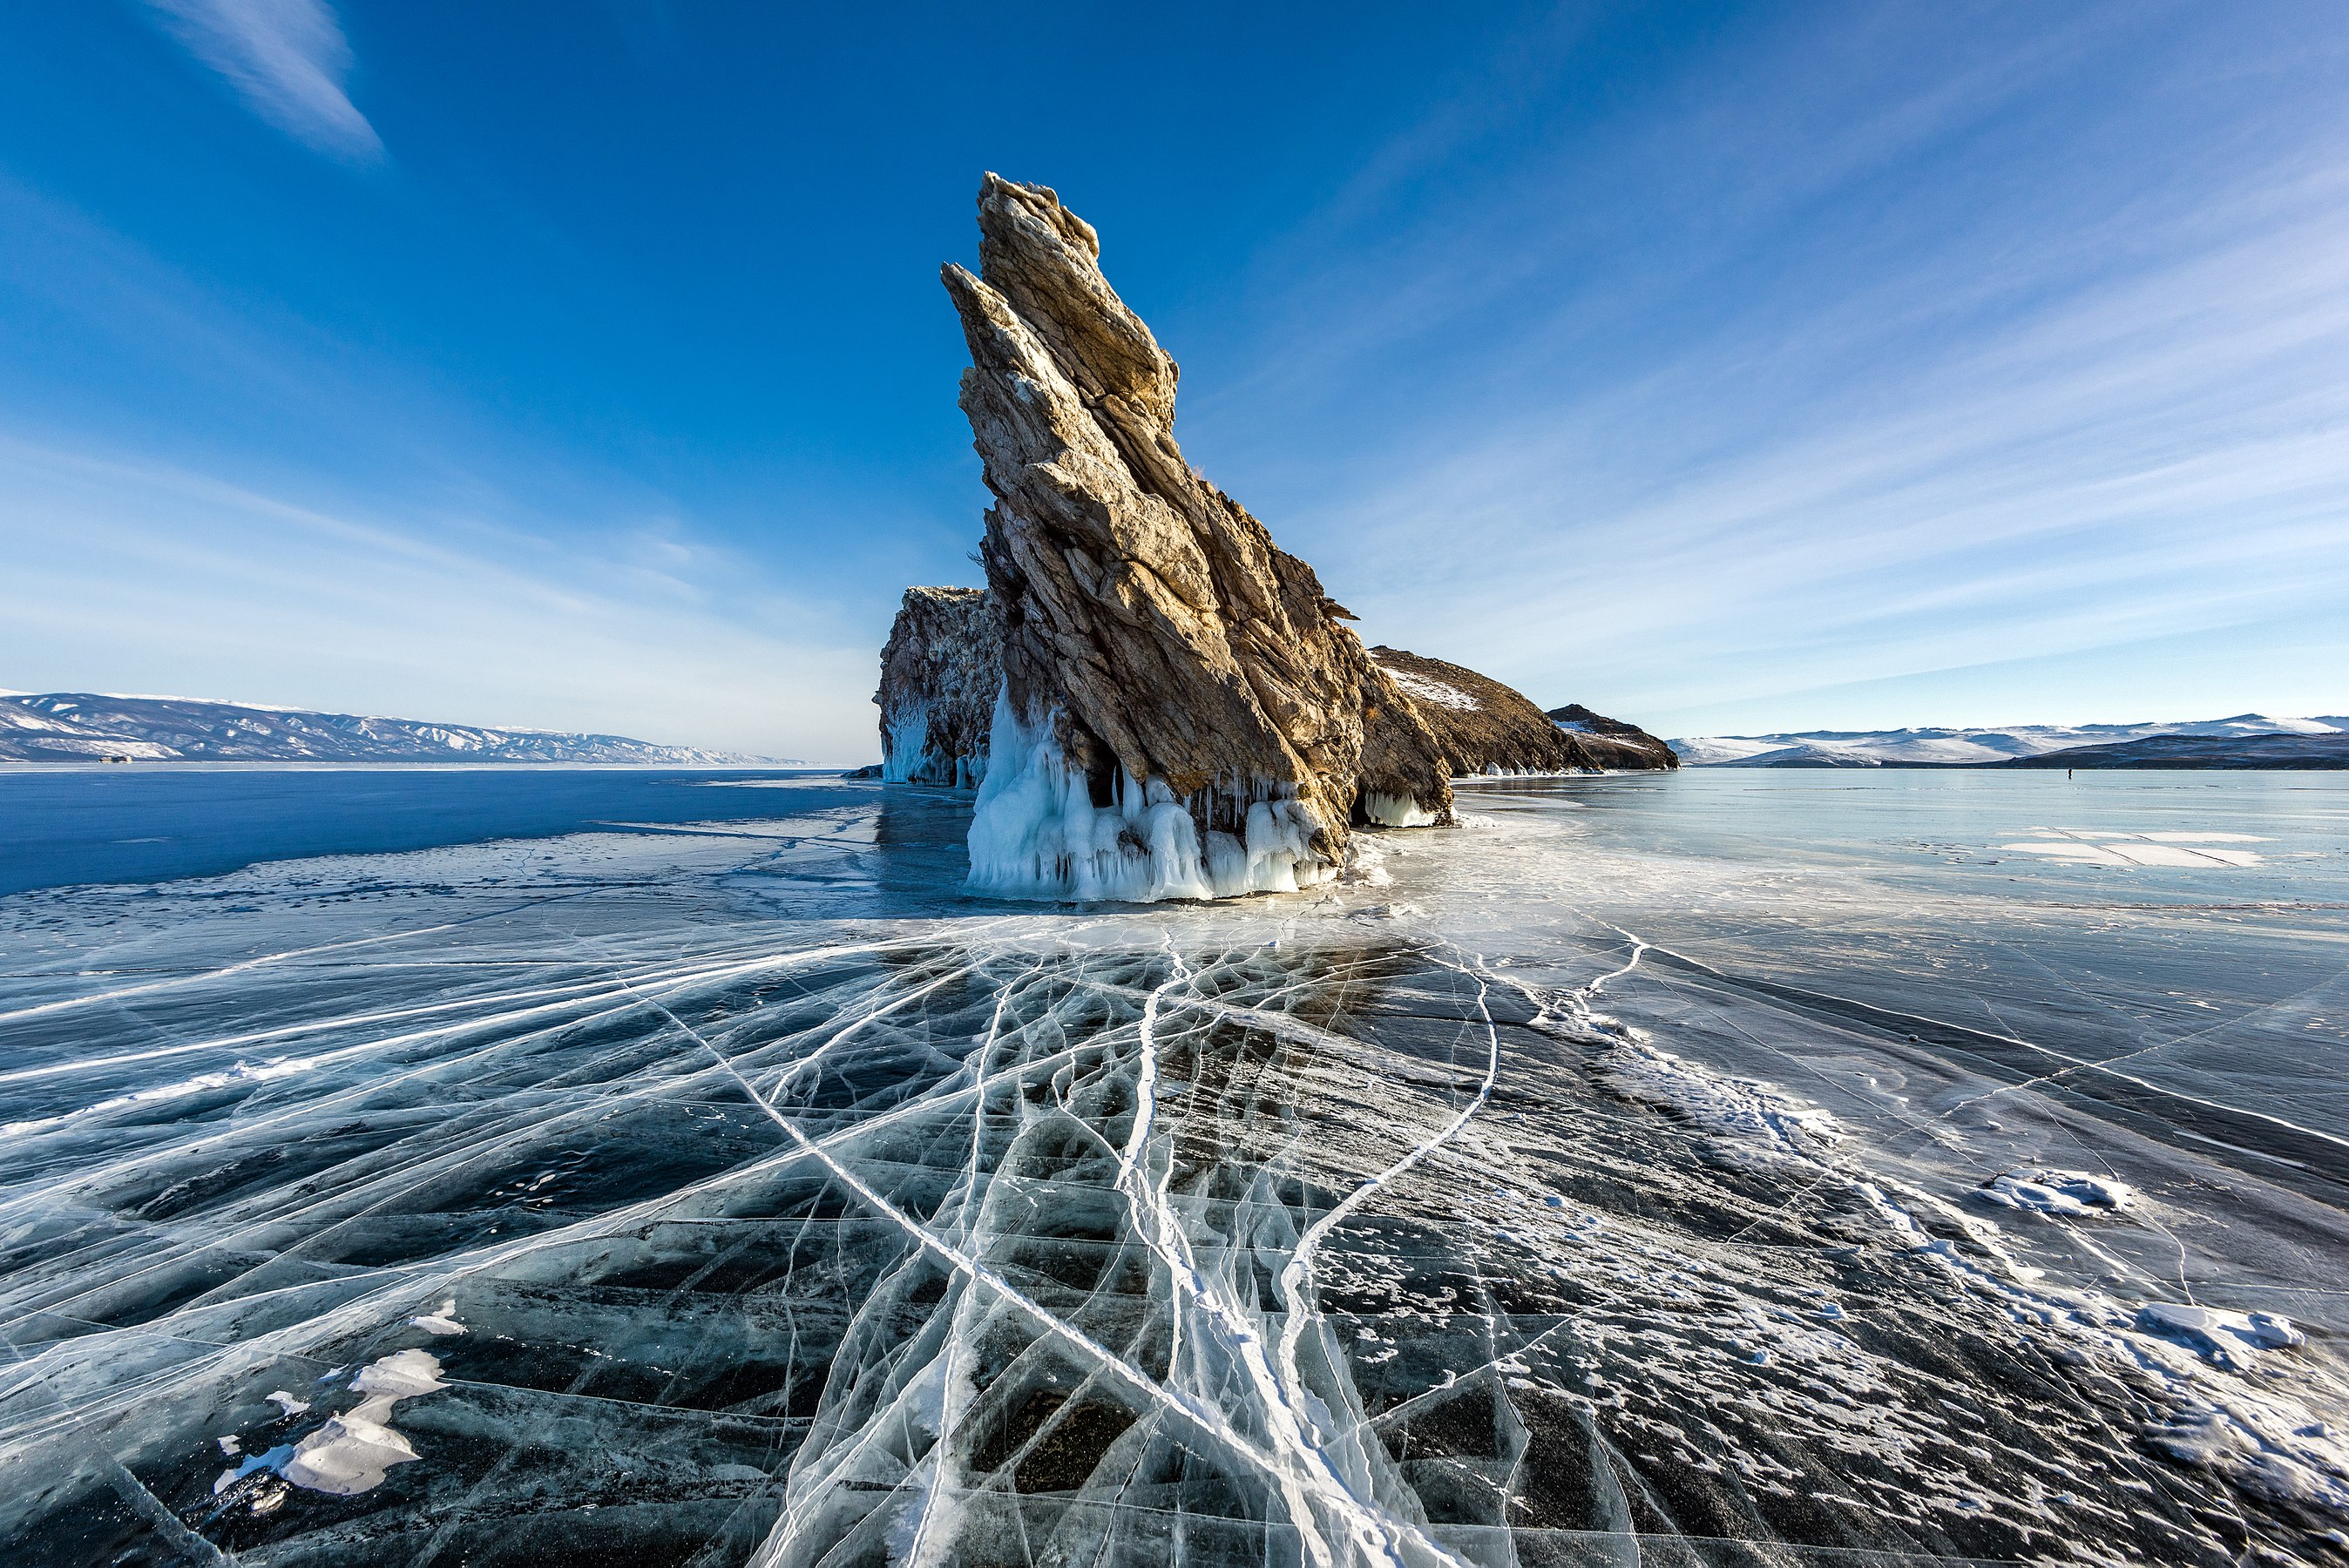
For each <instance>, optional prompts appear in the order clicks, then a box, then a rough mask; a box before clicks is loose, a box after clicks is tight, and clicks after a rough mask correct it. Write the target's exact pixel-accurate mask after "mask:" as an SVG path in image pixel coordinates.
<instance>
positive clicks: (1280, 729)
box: [874, 174, 1677, 900]
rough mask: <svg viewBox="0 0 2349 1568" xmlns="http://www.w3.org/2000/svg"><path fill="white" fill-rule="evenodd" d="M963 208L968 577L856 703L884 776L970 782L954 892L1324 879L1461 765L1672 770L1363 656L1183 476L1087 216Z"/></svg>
mask: <svg viewBox="0 0 2349 1568" xmlns="http://www.w3.org/2000/svg"><path fill="white" fill-rule="evenodd" d="M978 220H979V268H978V273H977V274H975V275H974V274H973V273H970V272H968V271H967V270H966V269H964V268H962V267H960V266H957V265H954V264H952V263H948V264H947V266H946V268H945V269H944V272H943V276H944V280H945V283H946V287H947V294H949V295H950V296H951V297H952V299H953V301H954V304H955V309H956V311H957V315H959V316H960V318H961V323H962V328H963V335H964V338H965V340H966V342H967V343H968V346H969V349H970V356H971V366H970V368H969V369H968V370H966V371H965V372H964V373H963V377H962V393H961V399H960V401H961V406H962V409H963V412H964V413H965V414H966V415H967V416H968V418H969V419H970V424H971V430H972V433H973V435H974V437H975V441H974V445H975V446H976V448H977V449H978V455H979V458H980V461H981V464H982V471H983V475H984V478H985V480H986V482H987V486H988V490H990V491H992V492H993V494H994V497H995V504H994V505H993V506H992V507H991V508H989V509H988V512H987V518H986V533H985V537H984V539H983V541H982V542H981V544H980V547H979V558H980V561H981V562H982V563H983V564H984V566H985V568H986V571H987V581H988V586H987V588H986V589H985V590H984V591H983V592H982V591H980V590H977V589H969V588H961V589H955V588H915V589H910V590H908V591H907V593H906V595H905V603H904V606H903V607H902V608H901V609H900V611H899V613H898V616H897V621H896V624H895V627H894V628H893V630H892V633H891V635H890V639H889V645H888V648H887V650H886V651H885V654H884V655H883V671H882V682H881V689H880V691H879V692H878V693H877V694H876V695H875V697H874V701H875V702H876V703H878V704H879V705H880V707H881V710H882V714H881V729H882V745H883V749H884V752H885V757H886V758H887V760H886V761H885V763H884V764H883V768H882V772H883V777H884V778H885V779H889V780H892V781H898V782H909V783H935V784H955V785H961V786H965V787H968V786H969V785H972V784H976V785H977V786H978V803H977V806H976V809H975V812H974V815H973V819H972V822H971V828H970V840H969V842H970V885H971V886H972V887H973V888H975V889H978V890H980V891H985V892H999V893H1010V894H1016V895H1025V896H1031V897H1074V898H1117V899H1134V900H1151V899H1162V898H1219V897H1229V896H1232V895H1235V894H1239V893H1247V892H1289V891H1294V890H1296V889H1298V888H1300V887H1307V886H1310V885H1312V884H1314V883H1316V882H1323V881H1327V880H1328V879H1330V877H1332V876H1334V875H1336V874H1337V872H1338V871H1339V870H1340V868H1341V867H1342V866H1343V865H1344V864H1345V861H1346V851H1347V844H1348V840H1349V836H1350V833H1351V832H1352V831H1353V830H1356V829H1358V828H1361V827H1370V826H1377V827H1391V828H1400V827H1423V826H1435V825H1444V824H1448V823H1449V822H1450V821H1451V820H1452V783H1451V780H1452V779H1453V778H1454V776H1455V775H1460V774H1467V773H1490V772H1510V773H1556V772H1570V771H1588V770H1590V769H1599V768H1615V767H1640V768H1652V767H1666V768H1669V767H1673V766H1676V765H1677V764H1676V759H1675V758H1673V757H1672V754H1671V750H1670V748H1666V747H1664V746H1663V744H1662V743H1661V741H1656V740H1655V739H1654V738H1652V737H1649V736H1646V735H1645V734H1644V732H1641V731H1640V730H1638V729H1636V728H1634V727H1630V726H1628V725H1618V724H1617V723H1616V722H1615V721H1613V720H1599V725H1598V727H1584V726H1579V725H1577V726H1569V727H1561V726H1560V725H1559V724H1558V723H1556V722H1553V721H1552V720H1551V719H1550V718H1548V717H1546V716H1544V715H1543V713H1542V712H1541V710H1540V709H1539V708H1538V707H1536V706H1535V705H1534V704H1533V703H1532V702H1531V701H1530V700H1529V699H1527V698H1526V697H1525V696H1523V695H1521V694H1519V693H1517V692H1515V691H1512V690H1510V689H1509V688H1508V687H1506V686H1502V685H1501V684H1500V683H1499V682H1497V681H1493V680H1491V679H1489V678H1487V677H1485V676H1479V675H1476V674H1475V672H1474V671H1469V670H1464V669H1462V668H1461V667H1460V666H1458V665H1446V664H1443V663H1441V661H1436V660H1429V659H1423V658H1421V657H1419V656H1418V655H1413V654H1406V653H1402V652H1400V651H1398V650H1393V649H1386V648H1381V649H1378V650H1375V651H1373V650H1369V649H1366V648H1364V646H1363V645H1362V642H1361V638H1360V637H1358V636H1356V635H1355V634H1354V633H1353V631H1352V630H1351V629H1350V627H1349V626H1348V625H1347V624H1346V623H1347V622H1349V621H1351V620H1352V619H1353V618H1354V617H1353V616H1352V615H1351V614H1350V613H1348V612H1347V611H1346V610H1345V609H1344V607H1343V606H1341V605H1340V604H1338V603H1336V602H1335V601H1334V600H1332V599H1331V598H1330V596H1329V594H1328V593H1325V592H1324V591H1323V589H1322V586H1321V582H1320V579H1319V577H1317V576H1316V575H1315V574H1314V572H1313V569H1312V568H1311V567H1310V566H1309V565H1307V564H1306V563H1305V562H1303V561H1300V560H1299V559H1298V558H1297V557H1296V556H1294V555H1291V554H1289V553H1288V552H1285V551H1283V550H1281V549H1280V548H1279V547H1278V546H1277V545H1275V544H1274V543H1273V542H1272V536H1271V534H1270V533H1269V532H1268V531H1267V530H1266V528H1265V526H1264V524H1263V523H1261V522H1259V521H1257V519H1256V518H1254V517H1253V516H1251V515H1250V514H1249V513H1248V511H1247V509H1245V508H1244V507H1242V506H1241V505H1240V504H1239V503H1238V502H1237V501H1235V500H1232V498H1231V497H1229V496H1227V495H1226V494H1225V493H1224V492H1223V491H1221V490H1217V489H1216V487H1215V486H1214V485H1212V484H1210V483H1208V482H1207V481H1206V480H1204V479H1202V478H1201V477H1200V476H1199V474H1198V473H1197V472H1196V471H1195V469H1192V467H1191V466H1190V464H1189V463H1188V462H1187V461H1185V459H1184V457H1183V453H1182V449H1181V448H1180V447H1178V446H1177V445H1176V444H1175V440H1174V394H1175V382H1176V377H1177V370H1176V366H1175V365H1174V360H1173V359H1171V358H1169V357H1168V356H1167V355H1166V354H1165V353H1164V350H1162V349H1161V348H1160V347H1159V346H1158V343H1157V340H1156V339H1155V338H1154V337H1153V336H1152V335H1151V333H1150V329H1149V328H1148V327H1147V326H1146V325H1143V321H1142V319H1141V318H1140V317H1139V316H1137V315H1134V313H1133V311H1132V310H1131V309H1129V308H1128V307H1127V306H1126V305H1125V304H1124V302H1123V301H1122V300H1120V299H1119V298H1118V296H1117V294H1116V292H1115V291H1114V290H1113V289H1112V288H1111V286H1110V284H1109V282H1108V280H1107V279H1106V278H1105V277H1104V276H1103V275H1102V271H1101V266H1100V258H1101V242H1100V239H1099V237H1098V236H1097V235H1096V234H1095V233H1094V232H1093V229H1092V225H1090V224H1088V223H1087V222H1085V221H1084V220H1083V219H1081V218H1080V217H1078V216H1077V215H1076V214H1075V213H1073V212H1071V211H1069V210H1068V209H1067V208H1066V207H1064V206H1062V205H1061V201H1060V198H1059V197H1058V196H1057V195H1056V194H1055V193H1054V192H1052V191H1050V190H1048V189H1046V188H1045V187H1042V186H1039V185H1021V184H1016V183H1014V182H1012V181H1007V180H1003V179H1000V178H999V177H997V176H995V175H993V174H989V175H988V176H987V177H986V181H985V182H984V184H983V185H982V187H981V189H980V191H979V198H978ZM1577 711H1579V710H1577ZM1590 717H1593V718H1596V717H1597V716H1595V715H1593V716H1590Z"/></svg>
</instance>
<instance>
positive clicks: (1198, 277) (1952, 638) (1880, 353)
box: [0, 0, 2349, 760]
mask: <svg viewBox="0 0 2349 1568" xmlns="http://www.w3.org/2000/svg"><path fill="white" fill-rule="evenodd" d="M1446 12H1450V13H1452V14H1448V15H1447V14H1445V13H1446ZM1268 13H1271V14H1270V15H1268ZM0 27H5V30H6V33H7V35H8V36H7V46H6V47H5V49H0V550H5V560H6V562H7V566H6V568H5V570H4V571H0V686H9V687H13V688H16V689H20V690H56V689H65V688H80V689H96V690H108V691H124V692H162V693H172V694H180V695H191V696H224V697H230V698H236V699H244V700H257V701H264V702H273V703H281V704H288V705H299V706H305V707H326V708H340V709H356V710H360V711H368V712H378V713H392V714H398V715H402V716H409V717H438V718H446V719H453V720H462V721H471V722H486V723H511V724H532V725H540V726H546V727H561V728H588V729H603V730H613V731H618V732H621V733H626V734H633V735H638V736H643V737H646V738H653V739H658V740H668V741H678V742H689V743H699V744H706V745H716V746H726V747H733V748H745V749H750V750H754V751H759V752H763V753H768V754H776V755H791V756H798V757H806V758H816V759H822V760H849V759H855V758H863V757H864V756H868V755H872V754H874V751H875V747H874V739H873V735H872V726H873V712H874V710H873V708H872V706H871V704H870V702H869V700H868V699H869V697H870V695H871V691H872V686H873V683H874V676H875V665H876V655H877V649H878V647H879V645H880V643H881V640H882V638H883V637H884V635H885V633H886V630H887V625H888V621H889V617H890V615H891V614H892V613H893V611H894V609H895V601H896V595H897V592H898V590H899V589H900V588H901V587H902V586H904V585H905V584H906V583H937V582H975V581H977V580H978V576H977V568H976V567H975V566H973V565H972V564H971V563H970V562H969V561H968V559H967V558H966V552H968V550H970V549H971V548H972V547H973V545H974V544H975V543H976V541H977V535H978V514H979V512H980V511H981V509H982V508H983V506H984V504H985V500H986V498H985V495H984V492H983V490H982V489H981V487H980V485H979V482H978V463H977V459H976V458H975V457H974V456H973V455H972V454H971V452H970V450H969V432H968V428H967V427H966V426H965V425H964V423H963V421H962V418H961V416H960V415H959V413H958V412H957V410H956V408H955V406H954V395H955V382H956V377H957V372H958V370H959V367H960V366H961V365H962V363H963V351H962V345H961V341H960V336H959V334H958V332H957V328H956V325H955V321H954V316H953V313H952V311H951V309H950V308H949V306H948V305H947V300H946V297H945V295H944V293H943V291H942V290H941V289H940V288H939V286H938V284H937V281H936V268H937V265H938V263H940V262H941V261H944V260H947V259H955V260H961V261H966V262H968V260H970V259H971V256H972V253H973V252H974V250H975V248H976V238H975V230H974V227H973V223H972V207H971V200H972V196H973V193H974V191H975V190H976V187H977V183H978V174H979V172H980V170H985V169H994V170H999V171H1000V172H1002V173H1004V174H1006V175H1009V176H1010V177H1012V178H1015V179H1022V180H1030V181H1041V182H1043V183H1047V184H1050V185H1053V186H1055V187H1056V188H1057V189H1059V190H1060V191H1061V194H1062V196H1063V198H1064V199H1065V200H1067V201H1069V202H1070V204H1071V206H1073V207H1074V208H1076V210H1077V211H1080V212H1081V213H1083V214H1084V215H1085V216H1086V217H1087V218H1089V219H1090V220H1092V222H1094V223H1095V224H1096V225H1097V226H1098V227H1099V228H1100V230H1101V232H1102V236H1103V245H1104V249H1103V256H1102V261H1103V264H1104V267H1105V268H1106V270H1107V271H1108V273H1109V274H1110V277H1111V279H1112V282H1113V283H1114V284H1116V285H1117V286H1118V288H1119V290H1120V291H1121V293H1123V294H1124V296H1125V297H1126V299H1127V300H1128V301H1129V302H1130V303H1131V304H1133V305H1134V306H1135V308H1136V309H1138V310H1139V311H1141V313H1142V314H1143V316H1144V318H1145V319H1147V320H1148V321H1149V322H1150V323H1151V324H1152V325H1153V326H1154V328H1155V329H1156V331H1157V333H1158V335H1159V337H1160V339H1161V341H1162V342H1163V343H1164V344H1165V345H1166V346H1167V347H1168V348H1169V350H1170V351H1171V352H1172V353H1174V356H1176V357H1177V358H1178V359H1179V360H1180V361H1181V362H1182V364H1183V367H1184V377H1183V387H1184V391H1183V400H1182V408H1181V421H1180V425H1179V427H1178V432H1177V433H1178V435H1179V436H1180V437H1181V438H1182V439H1183V440H1184V442H1185V449H1186V451H1187V453H1188V454H1189V456H1190V457H1191V459H1192V460H1193V462H1194V463H1195V464H1196V465H1197V466H1198V467H1199V469H1201V470H1202V471H1203V472H1204V473H1206V475H1207V476H1208V477H1209V478H1210V479H1212V480H1216V482H1217V483H1218V484H1221V485H1222V486H1224V487H1225V488H1226V489H1227V490H1230V491H1231V492H1232V493H1233V494H1234V495H1236V496H1237V497H1238V498H1239V499H1240V500H1242V501H1243V502H1245V503H1246V504H1247V506H1248V507H1249V508H1250V509H1251V510H1253V511H1256V512H1257V515H1259V516H1260V517H1262V518H1263V519H1264V520H1265V521H1267V522H1268V524H1269V525H1270V526H1271V528H1272V530H1273V531H1274V535H1275V537H1276V538H1278V540H1279V541H1280V542H1282V543H1283V544H1284V545H1286V546H1287V547H1288V548H1289V549H1291V550H1293V551H1295V552H1298V553H1299V554H1301V555H1303V556H1304V557H1305V558H1306V559H1308V560H1309V561H1311V562H1313V563H1314V564H1315V566H1316V567H1317V568H1318V569H1319V572H1320V573H1321V575H1322V577H1323V579H1324V581H1325V582H1326V583H1328V584H1329V586H1330V590H1331V592H1332V593H1334V594H1335V595H1336V596H1337V597H1339V598H1340V600H1342V601H1344V602H1345V603H1348V604H1349V605H1350V606H1351V607H1352V608H1353V609H1354V610H1355V611H1356V612H1357V613H1358V614H1360V615H1361V617H1362V630H1363V631H1364V633H1365V634H1366V635H1368V636H1369V637H1371V639H1372V640H1374V641H1385V642H1390V643H1393V644H1396V645H1401V646H1406V647H1410V648H1413V649H1415V650H1417V651H1420V652H1422V653H1426V654H1432V655H1437V656H1440V657H1445V658H1451V659H1454V660H1457V661H1459V662H1462V663H1464V664H1469V665H1475V666H1477V667H1479V668H1482V669H1485V670H1486V671H1488V672H1490V673H1492V674H1494V675H1496V676H1501V677H1502V678H1504V679H1506V680H1508V681H1510V682H1512V683H1514V684H1516V685H1517V686H1521V687H1522V688H1524V689H1525V690H1526V691H1527V692H1528V693H1529V694H1530V695H1532V696H1535V697H1536V698H1537V699H1538V700H1540V701H1542V702H1543V703H1545V705H1547V704H1553V703H1562V702H1566V701H1569V700H1573V701H1581V702H1586V703H1588V704H1589V705H1591V706H1592V707H1598V708H1599V709H1601V710H1602V711H1607V712H1611V713H1617V714H1619V715H1621V716H1623V717H1630V718H1634V719H1637V720H1640V721H1641V722H1643V723H1647V724H1649V725H1651V727H1656V728H1658V729H1660V730H1662V731H1664V732H1666V733H1671V734H1693V733H1723V732H1736V731H1756V730H1769V729H1781V728H1792V727H1822V726H1832V727H1878V726H1889V725H1898V724H1903V723H1915V724H1960V723H1984V722H1998V721H2080V720H2133V719H2144V718H2152V717H2209V716H2215V715H2218V714H2221V713H2233V712H2240V711H2244V710H2249V709H2258V710H2263V711H2267V712H2271V713H2312V712H2328V713H2337V712H2341V711H2344V709H2349V675H2345V674H2344V673H2349V614H2344V612H2343V610H2342V608H2341V606H2342V605H2343V604H2344V603H2349V593H2344V590H2349V265H2344V261H2343V258H2344V257H2349V14H2344V12H2343V11H2342V9H2341V8H2340V6H2339V5H2337V4H2334V3H2333V0H2304V3H2295V4H2263V3H2257V0H2246V3H2243V4H2235V5H2223V6H2211V5H2199V4H2198V5H2166V4H2159V3H2156V0H2131V3H2129V4H2125V5H2105V6H2099V5H2060V6H2051V5H2041V4H2028V5H1967V4H1949V5H1906V4H1889V3H1888V4H1871V5H1807V4H1787V3H1785V0H1774V3H1771V4H1762V5H1601V4H1583V5H1565V6H1561V7H1556V8H1546V7H1538V6H1511V5H1504V4H1495V5H1483V6H1470V7H1453V8H1434V7H1424V6H1380V5H1347V6H1343V7H1340V6H1335V5H1332V6H1329V7H1321V8H1316V7H1308V6H1302V5H1300V6H1293V7H1263V6H1257V5H1232V6H1217V5H1201V6H1194V7H1188V8H1182V9H1180V10H1177V11H1174V12H1167V11H1163V10H1161V11H1156V12H1153V11H1150V10H1148V9H1147V8H1135V7H1105V6H1078V5H1071V6H1065V7H1053V6H969V5H953V6H946V5H941V6H936V7H920V6H915V7H904V8H898V9H895V10H892V11H888V12H883V11H882V10H881V9H880V8H857V7H812V6H809V7H801V6H786V5H773V4H757V5H751V4H743V5H727V4H721V3H719V0H702V3H697V4H690V5H688V4H683V3H679V4H674V5H661V4H657V3H653V0H636V3H622V0H611V3H610V4H607V5H593V4H587V3H585V0H578V3H574V0H562V3H551V4H543V5H526V4H492V5H482V4H478V3H476V0H466V3H461V4H438V3H434V0H397V3H392V0H383V3H374V0H341V3H340V4H336V5H327V4H324V3H323V0H90V3H88V4H83V5H55V6H20V7H12V8H11V10H10V13H9V15H8V18H7V19H6V21H5V23H0Z"/></svg>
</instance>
